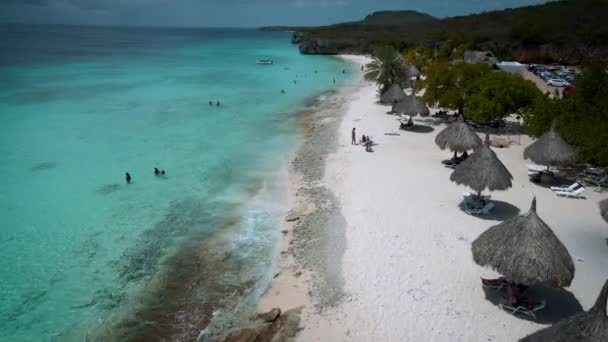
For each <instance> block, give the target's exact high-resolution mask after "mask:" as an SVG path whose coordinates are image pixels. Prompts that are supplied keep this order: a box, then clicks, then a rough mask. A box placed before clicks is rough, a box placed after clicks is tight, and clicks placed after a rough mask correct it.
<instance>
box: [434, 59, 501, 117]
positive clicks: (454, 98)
mask: <svg viewBox="0 0 608 342" xmlns="http://www.w3.org/2000/svg"><path fill="white" fill-rule="evenodd" d="M490 72H492V69H491V68H490V67H489V66H488V65H486V64H467V63H464V62H462V63H458V64H451V63H448V62H443V61H436V62H434V63H432V64H431V65H429V66H428V67H427V69H426V80H424V82H423V86H426V92H425V93H424V96H423V99H424V101H426V102H427V103H429V104H437V105H439V106H440V107H443V108H450V109H454V110H458V112H459V113H461V114H462V113H463V112H464V107H465V105H466V102H467V97H468V94H469V89H470V87H471V86H472V84H473V83H474V82H475V81H476V80H477V79H478V78H480V77H481V76H483V75H486V74H488V73H490Z"/></svg>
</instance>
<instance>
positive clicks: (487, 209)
mask: <svg viewBox="0 0 608 342" xmlns="http://www.w3.org/2000/svg"><path fill="white" fill-rule="evenodd" d="M492 208H494V203H493V202H488V203H486V205H485V206H483V208H473V207H470V206H467V202H465V206H464V211H465V212H466V213H467V214H469V215H488V214H489V213H490V210H492Z"/></svg>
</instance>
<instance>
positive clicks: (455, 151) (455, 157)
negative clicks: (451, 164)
mask: <svg viewBox="0 0 608 342" xmlns="http://www.w3.org/2000/svg"><path fill="white" fill-rule="evenodd" d="M452 159H456V151H454V157H452Z"/></svg>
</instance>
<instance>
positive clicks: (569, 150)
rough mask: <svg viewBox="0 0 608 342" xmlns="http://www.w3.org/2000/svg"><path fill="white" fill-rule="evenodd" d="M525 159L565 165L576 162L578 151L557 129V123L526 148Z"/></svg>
mask: <svg viewBox="0 0 608 342" xmlns="http://www.w3.org/2000/svg"><path fill="white" fill-rule="evenodd" d="M524 159H530V160H532V161H533V162H535V163H536V164H540V165H547V170H549V167H550V166H552V165H563V164H570V163H574V162H576V151H575V150H574V148H573V147H572V146H570V145H569V144H568V143H567V142H565V141H564V139H562V137H560V136H559V134H558V133H557V132H556V131H555V123H554V124H553V125H552V126H551V129H550V130H549V131H548V132H547V133H545V134H543V135H542V136H541V137H540V138H538V139H537V140H536V141H535V142H534V143H533V144H532V145H530V146H528V147H526V149H525V150H524Z"/></svg>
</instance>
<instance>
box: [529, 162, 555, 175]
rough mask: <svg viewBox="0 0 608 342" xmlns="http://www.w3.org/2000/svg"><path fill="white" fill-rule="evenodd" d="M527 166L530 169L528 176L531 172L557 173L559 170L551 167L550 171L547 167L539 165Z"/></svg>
mask: <svg viewBox="0 0 608 342" xmlns="http://www.w3.org/2000/svg"><path fill="white" fill-rule="evenodd" d="M526 166H527V167H528V174H530V173H531V172H545V171H550V172H556V171H557V169H555V168H554V167H549V170H547V167H546V166H543V165H537V164H527V165H526Z"/></svg>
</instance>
